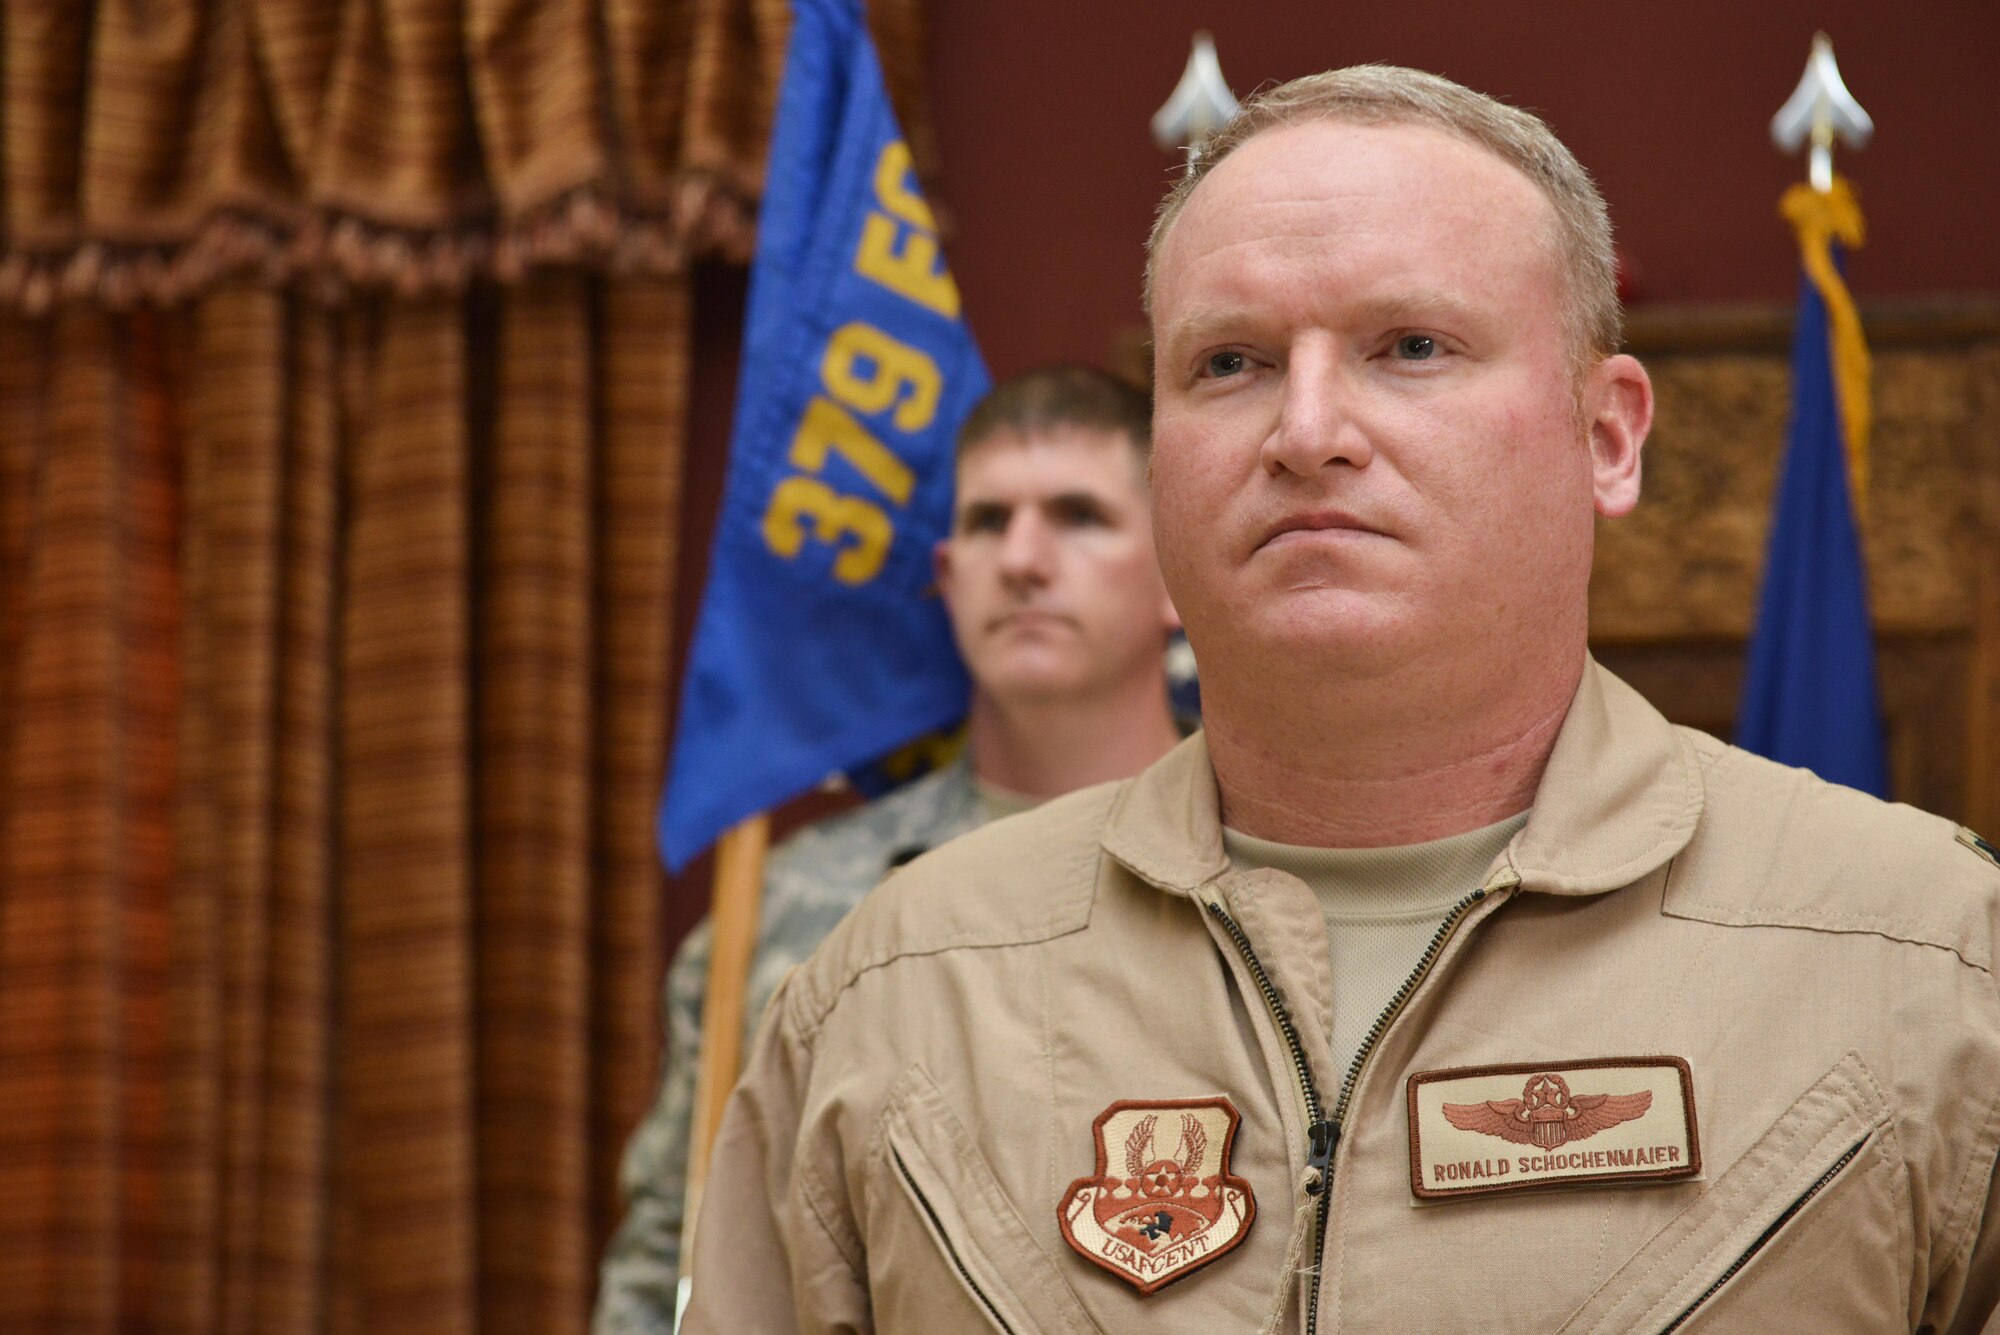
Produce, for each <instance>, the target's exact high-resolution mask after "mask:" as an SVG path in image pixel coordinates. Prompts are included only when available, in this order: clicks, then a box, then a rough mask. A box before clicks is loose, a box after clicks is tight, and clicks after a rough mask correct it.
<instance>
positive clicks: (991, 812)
mask: <svg viewBox="0 0 2000 1335" xmlns="http://www.w3.org/2000/svg"><path fill="white" fill-rule="evenodd" d="M972 795H973V797H974V798H976V799H977V800H978V802H979V823H980V824H981V825H986V824H990V823H991V822H993V821H996V820H999V819H1000V818H1001V817H1002V816H1018V815H1020V814H1021V813H1022V812H1024V811H1033V810H1034V809H1035V808H1036V807H1038V806H1040V805H1041V804H1042V803H1043V802H1046V801H1047V800H1048V799H1047V798H1045V797H1030V796H1028V795H1027V794H1026V793H1017V792H1015V791H1014V790H1013V789H1011V788H1002V787H1001V786H1000V785H999V784H997V783H988V782H986V781H985V780H984V779H982V778H980V777H979V776H978V775H976V774H975V775H973V776H972Z"/></svg>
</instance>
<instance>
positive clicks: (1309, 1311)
mask: <svg viewBox="0 0 2000 1335" xmlns="http://www.w3.org/2000/svg"><path fill="white" fill-rule="evenodd" d="M1485 898H1486V889H1485V887H1484V886H1482V887H1480V888H1479V889H1477V890H1474V891H1473V892H1472V893H1471V894H1469V895H1467V896H1466V897H1465V898H1463V899H1461V900H1459V901H1458V902H1457V903H1456V904H1454V905H1452V906H1451V911H1450V912H1448V913H1446V914H1445V916H1444V921H1443V922H1441V923H1439V924H1438V928H1437V931H1436V932H1434V933H1432V934H1431V940H1430V944H1429V945H1427V946H1425V947H1424V953H1423V954H1422V955H1421V956H1420V957H1419V958H1418V960H1417V965H1416V967H1415V968H1414V969H1412V970H1411V971H1410V975H1409V977H1407V978H1405V979H1404V980H1403V982H1402V985H1401V986H1400V987H1398V988H1397V989H1396V994H1395V996H1393V997H1391V998H1390V999H1389V1004H1388V1005H1387V1006H1385V1007H1384V1008H1383V1010H1382V1013H1381V1014H1380V1015H1378V1016H1376V1017H1375V1023H1374V1024H1372V1025H1370V1026H1369V1027H1368V1034H1367V1036H1366V1037H1365V1038H1363V1039H1362V1040H1361V1048H1360V1050H1359V1051H1358V1052H1356V1053H1355V1054H1354V1060H1353V1062H1352V1063H1350V1064H1349V1065H1348V1068H1347V1076H1346V1078H1345V1079H1343V1080H1342V1081H1341V1084H1340V1094H1339V1096H1338V1097H1337V1098H1336V1099H1335V1100H1334V1106H1333V1115H1332V1116H1331V1117H1325V1116H1322V1108H1321V1105H1320V1099H1319V1089H1318V1087H1317V1086H1315V1085H1314V1084H1313V1078H1312V1068H1311V1067H1310V1066H1308V1065H1307V1063H1306V1051H1305V1045H1304V1044H1303V1043H1301V1042H1300V1041H1299V1031H1298V1026H1297V1025H1295V1024H1293V1023H1292V1015H1291V1012H1290V1011H1289V1010H1287V1009H1286V1008H1285V1002H1284V998H1283V997H1280V996H1279V995H1278V989H1277V988H1276V987H1275V986H1273V984H1272V982H1271V976H1270V975H1269V974H1267V973H1265V972H1264V964H1263V961H1261V960H1259V959H1258V958H1257V952H1256V950H1255V949H1254V948H1252V946H1251V945H1250V938H1249V937H1248V936H1246V935H1245V934H1244V932H1243V929H1242V928H1241V927H1239V926H1237V925H1236V920H1235V919H1234V918H1232V917H1230V916H1229V914H1228V913H1227V912H1226V911H1225V910H1224V909H1223V907H1222V905H1221V904H1220V903H1217V902H1215V901H1213V900H1204V901H1203V905H1204V907H1206V908H1207V909H1208V911H1209V912H1210V913H1211V914H1213V915H1214V916H1215V919H1216V921H1218V922H1220V923H1221V924H1222V929H1223V930H1224V931H1225V932H1227V933H1228V934H1229V939H1230V940H1231V941H1233V942H1235V943H1236V949H1237V951H1238V952H1239V953H1240V954H1241V955H1242V956H1243V962H1244V964H1245V965H1247V966H1248V967H1249V969H1250V976H1251V977H1252V978H1253V979H1255V980H1256V983H1257V989H1258V991H1260V992H1262V993H1263V994H1264V1004H1265V1005H1267V1006H1268V1007H1270V1010H1271V1015H1272V1017H1273V1018H1274V1019H1276V1020H1277V1022H1278V1030H1279V1032H1280V1033H1282V1034H1283V1035H1284V1039H1285V1044H1286V1046H1287V1047H1288V1048H1290V1049H1291V1055H1292V1065H1293V1067H1294V1069H1295V1070H1296V1071H1297V1073H1298V1077H1299V1088H1300V1090H1301V1091H1302V1092H1303V1093H1304V1095H1305V1104H1306V1121H1307V1127H1306V1136H1307V1144H1306V1165H1307V1167H1309V1168H1312V1169H1314V1170H1316V1172H1317V1176H1316V1178H1314V1179H1312V1180H1309V1181H1308V1182H1307V1183H1306V1194H1307V1195H1309V1196H1316V1197H1318V1200H1319V1208H1318V1209H1317V1210H1315V1211H1314V1213H1313V1251H1312V1256H1313V1260H1312V1291H1311V1293H1310V1294H1308V1295H1307V1299H1306V1335H1315V1332H1316V1331H1318V1329H1319V1285H1320V1277H1321V1266H1322V1263H1323V1261H1324V1259H1325V1254H1326V1226H1327V1218H1328V1215H1329V1214H1330V1213H1331V1212H1332V1209H1333V1190H1332V1187H1333V1152H1334V1150H1335V1149H1336V1148H1337V1147H1338V1146H1339V1144H1340V1130H1341V1126H1342V1125H1343V1123H1344V1122H1345V1121H1346V1117H1347V1104H1348V1101H1349V1100H1350V1099H1352V1098H1353V1097H1354V1086H1355V1083H1356V1081H1357V1080H1358V1079H1359V1078H1360V1075H1361V1068H1362V1066H1363V1065H1365V1064H1366V1063H1367V1061H1368V1056H1369V1053H1371V1052H1372V1051H1373V1050H1374V1048H1375V1045H1376V1044H1377V1043H1378V1042H1380V1041H1381V1038H1382V1035H1383V1034H1384V1033H1385V1032H1387V1030H1388V1028H1389V1025H1390V1024H1391V1023H1392V1022H1393V1021H1394V1020H1395V1018H1396V1015H1397V1013H1398V1012H1399V1011H1401V1010H1402V1009H1403V1005H1404V1003H1405V1002H1407V1001H1408V1000H1409V999H1410V995H1411V994H1412V993H1414V992H1415V991H1416V990H1417V987H1418V985H1419V984H1421V983H1422V982H1423V981H1424V976H1425V975H1426V974H1428V973H1429V972H1430V970H1431V965H1432V964H1434V963H1435V962H1436V961H1437V957H1438V954H1439V952H1441V951H1442V950H1443V949H1444V947H1445V943H1446V942H1448V941H1450V940H1451V935H1452V933H1453V932H1454V931H1456V930H1457V929H1458V924H1459V922H1460V921H1461V920H1462V919H1463V918H1464V917H1465V914H1466V911H1467V910H1469V909H1470V908H1471V907H1472V906H1473V905H1475V904H1477V903H1479V901H1481V900H1482V899H1485Z"/></svg>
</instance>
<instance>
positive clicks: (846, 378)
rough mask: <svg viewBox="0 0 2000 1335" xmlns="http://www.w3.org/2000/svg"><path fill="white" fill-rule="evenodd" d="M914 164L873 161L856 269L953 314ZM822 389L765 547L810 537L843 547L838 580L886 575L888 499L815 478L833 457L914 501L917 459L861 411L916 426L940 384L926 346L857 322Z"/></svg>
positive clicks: (834, 341) (786, 547)
mask: <svg viewBox="0 0 2000 1335" xmlns="http://www.w3.org/2000/svg"><path fill="white" fill-rule="evenodd" d="M909 171H910V151H909V149H908V148H906V147H905V146H904V145H903V144H902V142H901V141H897V142H894V143H891V144H890V145H889V146H888V147H887V148H885V149H883V150H882V156H881V157H880V159H878V160H877V162H876V166H875V199H876V203H877V205H878V206H879V207H878V208H876V209H874V210H871V211H870V213H869V215H868V218H867V220H866V223H865V225H864V228H863V232H862V241H861V246H860V249H859V251H858V253H857V254H856V256H855V261H854V267H855V271H856V272H857V273H859V274H860V275H861V276H862V277H864V278H866V279H868V280H869V281H871V282H873V283H876V284H877V285H879V286H882V287H885V288H887V289H888V290H890V291H892V292H895V293H896V294H897V295H898V296H901V297H905V298H907V299H909V300H910V301H913V302H915V303H916V304H918V305H920V306H923V307H925V308H927V309H929V310H932V311H935V312H937V313H939V314H945V315H948V316H955V315H956V314H957V313H958V290H957V288H956V287H955V286H954V285H953V283H952V279H951V275H950V273H949V272H947V271H945V270H944V269H943V268H942V267H941V266H938V265H937V264H936V260H937V253H938V251H937V237H936V231H935V224H934V222H933V220H932V218H931V213H930V210H929V209H928V208H926V207H925V205H924V203H923V201H922V200H921V199H919V198H918V197H917V195H916V194H915V192H913V191H911V190H910V189H909V188H908V187H907V185H906V184H905V182H906V180H907V178H908V175H909ZM901 229H908V230H907V233H905V232H903V231H902V230H901ZM899 239H900V243H901V244H900V248H899V246H898V242H899ZM820 386H821V388H822V390H824V392H823V393H820V394H815V395H814V396H813V398H812V400H811V401H810V402H809V403H808V404H807V405H806V409H805V412H804V413H803V414H802V415H801V417H800V419H799V425H798V430H797V431H796V432H795V433H794V434H793V436H792V444H791V449H790V451H789V453H788V455H787V458H788V460H789V462H790V463H791V465H792V467H793V468H795V469H797V470H798V471H797V472H796V473H794V474H793V475H791V476H789V477H786V478H785V479H784V480H782V481H781V482H779V483H778V485H777V487H776V488H774V489H773V490H772V492H771V499H770V503H769V504H768V505H767V506H766V507H765V510H764V525H763V528H764V544H765V546H766V547H768V548H769V549H770V550H771V551H772V552H773V553H774V554H776V555H778V556H782V557H784V558H785V559H787V560H792V559H796V558H797V557H798V555H799V553H800V552H801V551H802V550H804V547H805V543H806V539H807V538H808V537H810V538H811V539H813V540H814V541H815V542H819V543H823V544H825V545H826V546H829V547H834V548H837V549H839V555H837V556H836V557H835V558H834V562H833V575H834V578H835V579H838V580H840V581H841V582H842V583H845V584H866V583H867V582H868V581H869V580H871V579H874V578H875V576H876V575H878V574H880V573H881V570H882V563H883V561H884V560H886V559H887V557H888V555H889V547H890V544H891V543H892V542H894V540H895V536H896V528H895V524H894V522H893V521H892V520H891V519H890V517H889V512H888V511H887V510H886V509H884V508H883V506H882V505H880V504H877V503H876V502H875V501H871V500H864V499H862V498H861V497H859V496H849V495H846V494H844V493H842V492H839V491H836V490H834V488H832V487H831V486H829V485H827V484H826V483H825V482H823V481H821V480H820V478H819V476H818V475H819V474H820V473H822V472H823V471H824V470H825V467H826V461H827V458H828V456H830V455H835V454H838V455H839V456H840V457H841V458H843V459H845V460H846V461H847V462H848V464H849V465H850V466H852V467H853V469H854V470H855V472H857V473H858V474H860V476H861V477H862V479H863V480H864V481H866V482H867V483H868V485H869V486H870V487H872V488H873V489H874V490H875V491H876V492H878V493H879V494H880V495H881V497H882V499H883V500H884V501H887V502H888V503H889V504H890V505H892V506H894V507H896V508H897V509H902V508H903V507H906V506H907V505H909V503H910V496H911V493H912V491H913V490H914V488H915V485H916V478H915V476H914V474H912V473H911V471H910V466H909V465H908V464H907V463H905V462H903V460H902V459H901V458H899V457H898V456H897V455H896V454H895V452H894V451H892V450H890V449H889V448H888V447H887V446H886V445H884V444H883V443H882V442H881V441H880V440H878V439H876V437H875V436H874V434H873V433H871V432H870V431H869V430H868V428H867V427H866V426H864V425H863V424H862V423H861V421H860V420H859V418H857V417H856V416H855V414H856V413H862V414H866V415H869V416H874V415H877V414H881V413H887V414H888V418H889V424H890V425H891V426H893V427H894V428H895V430H896V431H897V432H898V433H899V434H904V435H911V434H914V433H916V432H919V431H922V430H923V429H925V428H926V427H928V426H930V425H931V423H932V422H933V421H934V420H935V419H936V417H937V407H938V400H939V398H940V396H941V395H942V393H943V390H944V382H943V379H942V377H941V376H940V375H939V374H938V368H937V363H936V362H935V361H934V360H933V359H932V358H931V356H930V354H928V353H926V352H925V351H924V350H923V349H921V348H914V347H911V346H910V345H909V344H907V343H904V342H902V341H901V340H899V339H896V338H893V337H891V336H890V335H888V334H886V333H884V332H883V331H882V330H880V329H877V328H876V327H875V326H873V325H870V324H866V323H864V322H862V321H858V320H856V321H852V322H850V323H848V324H845V325H842V326H841V327H840V328H839V329H837V330H835V331H834V333H833V337H832V338H830V339H829V340H827V346H826V355H825V356H824V357H823V358H822V359H821V361H820Z"/></svg>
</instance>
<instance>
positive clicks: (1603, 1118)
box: [1444, 1071, 1653, 1150]
mask: <svg viewBox="0 0 2000 1335" xmlns="http://www.w3.org/2000/svg"><path fill="white" fill-rule="evenodd" d="M1652 1106H1653V1096H1652V1094H1651V1093H1649V1092H1647V1091H1645V1090H1641V1091H1640V1092H1638V1093H1637V1094H1572V1093H1570V1092H1569V1082H1568V1081H1567V1080H1565V1079H1563V1078H1562V1077H1561V1076H1559V1075H1557V1074H1555V1072H1553V1071H1542V1072H1540V1073H1538V1074H1536V1075H1533V1076H1531V1077H1529V1079H1528V1083H1527V1084H1526V1085H1524V1086H1522V1089H1521V1097H1520V1098H1518V1099H1497V1100H1489V1101H1488V1102H1485V1103H1447V1104H1445V1105H1444V1118H1445V1120H1446V1121H1447V1122H1450V1123H1451V1124H1452V1125H1453V1126H1455V1127H1457V1128H1458V1129H1459V1130H1461V1131H1479V1132H1483V1133H1484V1134H1486V1135H1489V1136H1498V1137H1500V1138H1501V1139H1502V1140H1511V1141H1513V1142H1514V1143H1515V1144H1516V1145H1539V1146H1541V1147H1542V1148H1543V1149H1545V1150H1552V1149H1554V1148H1555V1147H1556V1146H1558V1145H1566V1144H1568V1143H1569V1142H1570V1141H1572V1140H1585V1139H1588V1138H1589V1137H1591V1136H1594V1135H1596V1134H1597V1133H1598V1132H1600V1131H1603V1130H1605V1129H1607V1128H1609V1127H1614V1126H1617V1125H1618V1124H1619V1123H1620V1122H1629V1121H1631V1120H1632V1119H1633V1118H1635V1117H1643V1116H1644V1115H1645V1112H1646V1109H1648V1108H1650V1107H1652Z"/></svg>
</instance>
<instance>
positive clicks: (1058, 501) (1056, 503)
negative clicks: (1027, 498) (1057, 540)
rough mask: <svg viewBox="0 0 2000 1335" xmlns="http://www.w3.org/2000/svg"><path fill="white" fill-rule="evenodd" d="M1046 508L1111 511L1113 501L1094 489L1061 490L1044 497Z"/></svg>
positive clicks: (1043, 501)
mask: <svg viewBox="0 0 2000 1335" xmlns="http://www.w3.org/2000/svg"><path fill="white" fill-rule="evenodd" d="M1042 508H1043V509H1044V510H1056V509H1073V508H1083V509H1088V510H1101V511H1103V512H1104V513H1106V514H1109V513H1111V503H1110V502H1109V501H1107V500H1105V499H1104V497H1102V496H1100V495H1098V494H1097V493H1096V492H1094V491H1059V492H1057V493H1055V494H1054V495H1053V496H1045V497H1043V498H1042Z"/></svg>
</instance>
